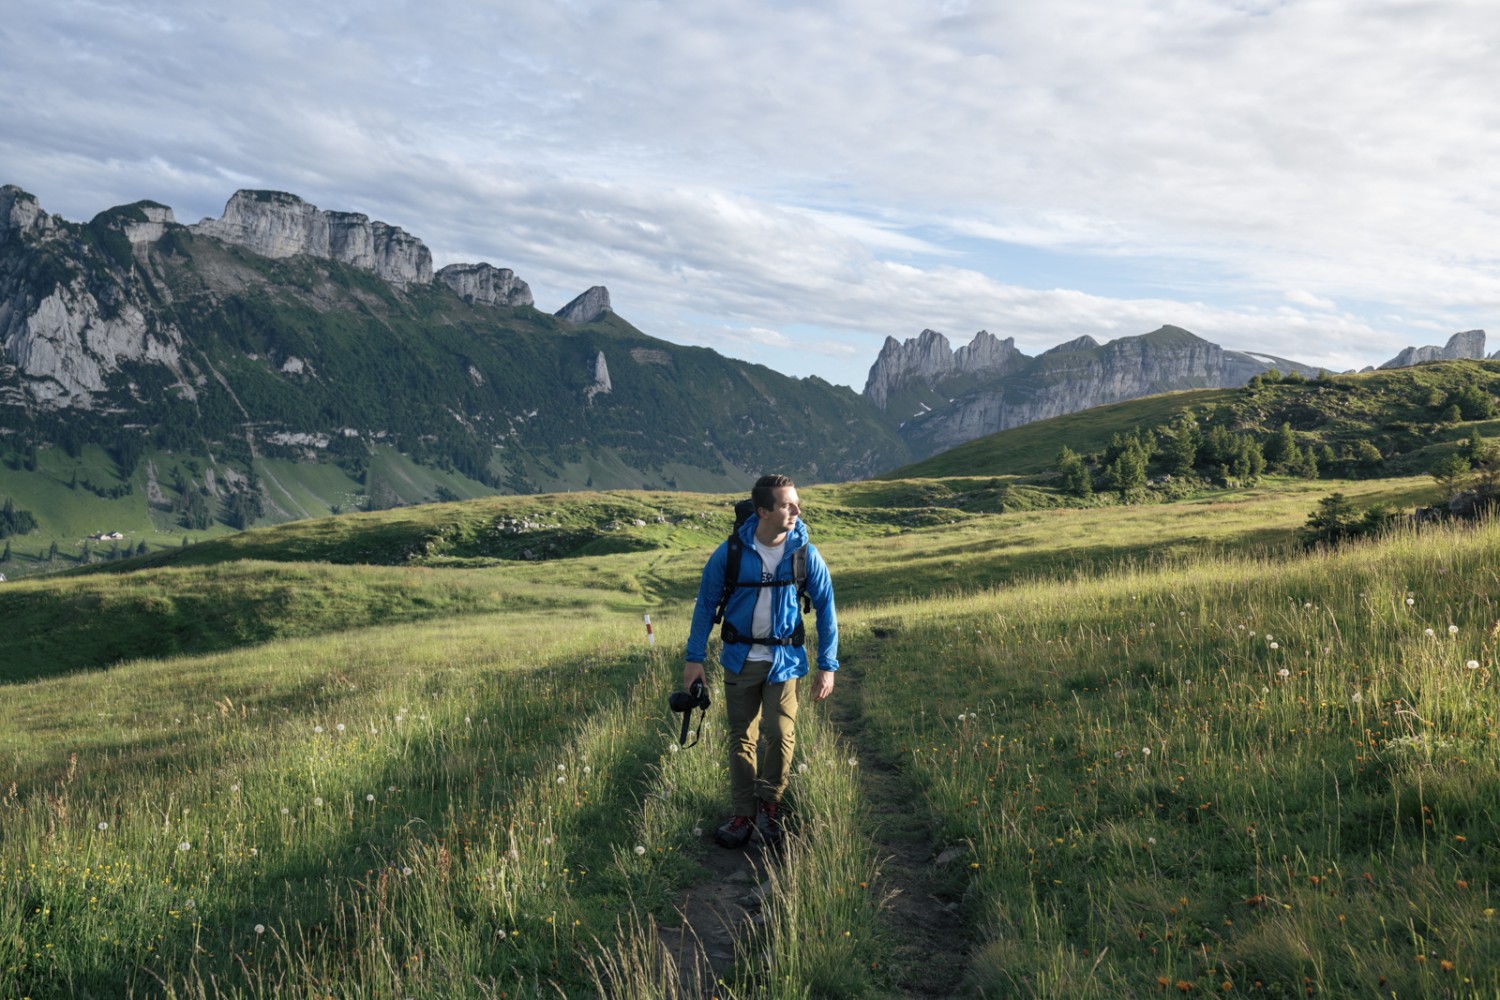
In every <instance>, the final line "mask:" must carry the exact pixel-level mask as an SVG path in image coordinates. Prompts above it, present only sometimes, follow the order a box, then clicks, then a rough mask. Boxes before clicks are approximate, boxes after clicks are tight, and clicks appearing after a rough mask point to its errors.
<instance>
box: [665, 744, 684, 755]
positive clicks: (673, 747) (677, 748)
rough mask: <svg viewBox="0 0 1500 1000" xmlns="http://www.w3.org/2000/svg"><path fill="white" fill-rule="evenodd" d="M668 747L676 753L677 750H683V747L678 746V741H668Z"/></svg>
mask: <svg viewBox="0 0 1500 1000" xmlns="http://www.w3.org/2000/svg"><path fill="white" fill-rule="evenodd" d="M667 749H668V750H670V751H671V752H672V753H676V752H677V751H679V750H681V749H682V747H680V746H678V745H677V744H676V743H668V744H667Z"/></svg>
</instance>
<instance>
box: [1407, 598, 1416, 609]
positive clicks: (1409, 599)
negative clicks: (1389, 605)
mask: <svg viewBox="0 0 1500 1000" xmlns="http://www.w3.org/2000/svg"><path fill="white" fill-rule="evenodd" d="M1416 603H1417V600H1416V598H1414V597H1408V598H1407V599H1406V606H1407V607H1411V606H1412V605H1414V604H1416Z"/></svg>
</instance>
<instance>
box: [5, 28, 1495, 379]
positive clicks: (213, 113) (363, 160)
mask: <svg viewBox="0 0 1500 1000" xmlns="http://www.w3.org/2000/svg"><path fill="white" fill-rule="evenodd" d="M0 51H4V52H5V53H6V56H5V59H4V60H3V61H0V183H10V184H17V185H19V186H21V187H23V188H25V189H26V190H28V191H30V192H31V193H32V194H34V195H36V196H37V198H38V199H39V200H40V202H41V204H42V207H43V208H45V209H46V210H47V211H49V212H52V213H56V214H60V215H62V216H63V217H65V218H67V219H70V220H73V221H85V220H87V219H89V218H91V217H92V216H93V215H94V214H95V213H97V212H99V211H102V210H104V209H106V208H109V207H112V206H115V205H120V204H127V203H129V202H133V201H137V200H140V199H147V198H149V199H152V200H155V201H158V202H162V203H164V204H167V205H170V206H172V208H173V209H174V212H175V214H176V217H177V219H178V221H180V222H195V221H198V220H199V219H201V218H204V217H209V216H213V217H217V216H219V215H220V214H222V212H223V208H224V203H225V202H226V201H227V200H228V199H229V197H230V195H232V194H233V193H234V192H235V191H236V190H239V189H241V188H268V189H275V190H282V191H289V192H291V193H293V194H297V195H300V196H301V197H303V198H304V199H306V200H307V201H309V202H311V203H313V204H315V205H317V206H318V207H319V208H324V209H334V210H339V211H355V212H363V213H365V214H367V215H369V216H370V217H372V218H374V219H380V220H382V221H385V222H389V223H391V224H393V225H398V226H400V227H402V228H403V229H406V230H407V231H408V232H410V233H412V234H414V235H415V236H417V237H419V238H420V239H422V240H423V241H424V242H425V243H426V244H427V246H428V247H429V248H430V249H431V250H432V253H433V258H434V261H435V263H436V265H437V266H439V267H441V266H443V265H445V264H450V263H455V262H476V261H488V262H489V263H491V264H494V265H495V266H497V267H508V268H510V269H512V270H513V271H515V272H516V274H517V275H519V276H520V277H521V278H523V279H524V280H526V281H527V282H528V283H529V284H530V286H531V289H532V292H533V294H534V296H535V299H536V304H537V306H538V307H539V308H541V309H544V310H547V311H549V312H551V311H556V310H557V309H559V308H561V307H562V306H563V305H564V304H565V303H566V302H568V301H569V300H570V299H572V298H573V297H574V296H575V295H577V294H578V293H580V292H582V291H584V290H585V289H587V288H589V287H590V286H593V285H605V286H607V287H608V288H609V291H610V296H611V300H612V302H613V306H614V309H615V311H616V312H617V313H619V314H620V315H621V316H622V317H624V318H625V319H626V320H628V321H630V322H631V323H633V324H634V325H635V326H636V327H638V328H639V329H641V330H642V331H644V332H646V333H648V334H651V335H652V336H656V337H660V338H663V339H665V340H669V341H673V342H676V343H682V344H697V345H703V346H707V347H711V348H714V349H715V350H717V351H719V352H721V353H723V354H726V355H729V356H732V357H736V358H743V359H746V360H749V361H753V362H757V363H760V364H765V365H768V366H770V367H772V368H774V369H776V370H778V371H782V372H785V373H787V374H790V375H796V376H808V375H818V376H820V377H822V378H824V379H827V380H828V381H830V382H834V383H837V384H843V385H850V386H852V387H853V388H855V389H856V390H858V389H861V388H863V386H864V383H865V378H866V375H867V373H868V371H869V367H870V365H871V364H872V363H873V362H874V360H875V358H876V356H877V355H878V353H879V351H880V348H881V345H882V344H883V342H884V341H885V339H886V338H887V337H894V338H895V339H896V340H898V341H901V340H906V339H908V338H911V337H915V336H917V335H918V334H919V333H920V332H921V331H922V330H923V329H926V328H931V329H935V330H938V331H940V332H942V333H943V334H944V335H946V336H947V337H948V339H949V341H950V342H951V343H952V345H953V346H954V347H958V346H960V345H962V344H965V343H967V342H969V340H970V339H972V337H973V336H974V334H975V332H977V331H978V330H981V329H984V330H988V331H989V332H990V333H992V334H994V335H995V336H997V337H1001V338H1005V337H1013V338H1014V339H1015V344H1016V347H1017V348H1019V349H1020V350H1022V351H1024V352H1025V353H1027V354H1036V353H1039V352H1041V351H1044V350H1046V349H1048V348H1050V347H1052V346H1055V345H1056V344H1059V343H1062V342H1064V341H1067V340H1071V339H1074V338H1076V337H1078V336H1080V335H1083V334H1088V335H1091V336H1093V337H1095V338H1096V339H1098V340H1100V341H1106V340H1110V339H1113V338H1115V337H1121V336H1134V335H1138V334H1143V333H1147V332H1149V331H1151V330H1154V329H1156V328H1158V327H1160V326H1162V325H1164V324H1172V325H1175V326H1180V327H1184V328H1186V329H1188V330H1191V331H1193V332H1194V333H1196V334H1198V335H1199V336H1201V337H1204V338H1205V339H1207V340H1210V341H1212V342H1214V343H1217V344H1220V345H1221V346H1223V347H1226V348H1232V349H1237V350H1250V351H1259V352H1264V353H1270V354H1275V355H1280V356H1282V357H1287V358H1291V359H1294V360H1297V361H1301V362H1304V363H1306V364H1310V365H1322V366H1325V367H1327V368H1329V369H1330V370H1333V371H1341V370H1345V369H1348V368H1359V367H1364V366H1366V365H1371V364H1379V363H1381V362H1383V361H1385V360H1387V359H1388V358H1390V357H1392V356H1394V355H1395V354H1396V353H1397V352H1398V351H1400V350H1401V349H1402V348H1403V347H1406V346H1408V345H1423V344H1441V343H1444V342H1445V341H1446V340H1447V338H1448V337H1449V336H1450V335H1451V334H1453V333H1454V332H1457V331H1460V330H1469V329H1474V328H1490V329H1491V330H1493V331H1496V332H1500V184H1497V180H1500V101H1497V99H1496V97H1495V96H1494V95H1495V94H1496V93H1497V86H1496V72H1497V69H1500V8H1497V7H1496V6H1495V5H1494V4H1493V2H1492V0H1474V2H1462V0H1402V2H1393V0H1357V2H1356V0H1284V2H1278V0H1087V2H1085V0H991V2H979V0H972V2H971V0H827V2H792V0H690V2H688V0H684V2H670V0H524V2H520V0H515V2H512V0H464V2H461V3H459V2H451V0H423V2H420V3H406V2H395V0H392V2H368V0H360V2H340V0H325V2H323V3H306V2H303V3H297V4H292V3H287V2H284V0H234V2H224V0H154V2H145V0H139V2H124V0H16V2H12V3H9V4H7V5H6V10H5V16H4V17H3V18H0ZM1493 339H1494V340H1495V341H1496V342H1494V343H1491V345H1490V349H1491V350H1494V349H1500V338H1493Z"/></svg>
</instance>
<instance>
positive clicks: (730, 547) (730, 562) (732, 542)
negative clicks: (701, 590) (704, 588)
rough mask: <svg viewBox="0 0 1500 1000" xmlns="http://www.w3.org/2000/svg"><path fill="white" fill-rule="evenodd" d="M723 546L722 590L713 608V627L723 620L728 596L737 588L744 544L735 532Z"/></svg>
mask: <svg viewBox="0 0 1500 1000" xmlns="http://www.w3.org/2000/svg"><path fill="white" fill-rule="evenodd" d="M725 545H726V550H725V553H724V588H723V589H722V590H720V591H719V603H718V605H717V606H716V607H715V608H714V624H715V625H717V624H719V623H720V622H722V621H723V620H724V609H725V608H726V607H728V606H729V595H730V594H732V593H734V588H735V587H737V586H739V582H740V557H741V556H742V555H743V554H744V551H745V543H744V542H743V541H741V540H740V533H739V531H737V530H736V531H731V532H730V533H729V539H728V540H727V542H726V543H725Z"/></svg>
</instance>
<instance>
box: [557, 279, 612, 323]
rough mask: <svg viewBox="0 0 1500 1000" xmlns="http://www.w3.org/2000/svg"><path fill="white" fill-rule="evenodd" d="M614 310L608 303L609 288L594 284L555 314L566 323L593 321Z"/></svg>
mask: <svg viewBox="0 0 1500 1000" xmlns="http://www.w3.org/2000/svg"><path fill="white" fill-rule="evenodd" d="M612 312H614V310H613V309H611V308H610V305H609V289H608V288H605V287H604V286H603V285H595V286H594V287H593V288H590V289H589V290H588V291H586V292H584V293H583V294H582V295H580V296H578V297H577V298H575V299H574V300H573V301H572V302H569V303H568V304H567V305H565V306H563V307H562V308H561V309H559V310H558V311H557V312H556V313H555V315H556V316H557V318H558V319H560V320H564V321H566V322H568V323H573V324H579V323H594V322H597V321H598V320H600V319H603V318H604V317H605V316H606V315H608V314H609V313H612Z"/></svg>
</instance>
